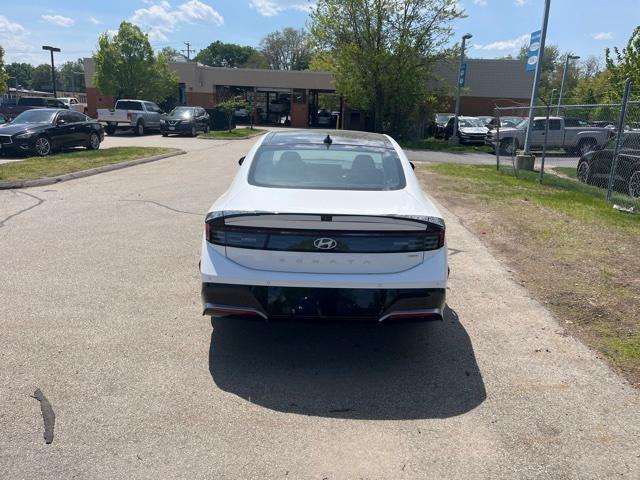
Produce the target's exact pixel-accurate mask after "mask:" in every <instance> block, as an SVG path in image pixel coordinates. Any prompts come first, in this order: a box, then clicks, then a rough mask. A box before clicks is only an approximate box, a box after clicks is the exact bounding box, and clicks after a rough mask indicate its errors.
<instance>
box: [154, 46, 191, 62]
mask: <svg viewBox="0 0 640 480" xmlns="http://www.w3.org/2000/svg"><path fill="white" fill-rule="evenodd" d="M160 53H161V54H162V55H164V56H165V57H166V58H167V60H168V61H170V62H186V61H187V57H185V56H184V55H183V54H182V53H180V52H179V51H178V50H177V49H175V48H173V47H164V48H163V49H162V50H160Z"/></svg>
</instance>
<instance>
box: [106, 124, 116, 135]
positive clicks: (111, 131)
mask: <svg viewBox="0 0 640 480" xmlns="http://www.w3.org/2000/svg"><path fill="white" fill-rule="evenodd" d="M104 131H105V132H106V133H107V135H114V134H115V133H116V126H115V125H111V124H107V126H106V127H104Z"/></svg>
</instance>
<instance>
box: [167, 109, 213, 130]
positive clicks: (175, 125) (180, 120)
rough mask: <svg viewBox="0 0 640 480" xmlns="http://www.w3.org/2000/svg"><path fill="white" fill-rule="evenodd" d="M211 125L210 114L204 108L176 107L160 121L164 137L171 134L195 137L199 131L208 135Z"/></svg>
mask: <svg viewBox="0 0 640 480" xmlns="http://www.w3.org/2000/svg"><path fill="white" fill-rule="evenodd" d="M209 125H210V124H209V114H208V113H207V112H206V111H205V109H204V108H202V107H176V108H174V109H173V110H172V111H171V112H170V113H169V114H168V115H167V116H165V117H163V118H161V119H160V131H161V132H162V136H163V137H166V136H167V135H169V134H170V133H172V134H173V133H175V134H178V135H190V136H192V137H195V136H196V135H197V134H198V132H199V131H202V132H204V133H207V132H208V131H209V129H210V126H209Z"/></svg>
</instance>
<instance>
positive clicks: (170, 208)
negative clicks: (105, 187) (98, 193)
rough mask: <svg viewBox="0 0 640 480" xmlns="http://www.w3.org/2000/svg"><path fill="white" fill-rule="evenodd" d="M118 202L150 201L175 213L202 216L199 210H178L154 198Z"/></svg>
mask: <svg viewBox="0 0 640 480" xmlns="http://www.w3.org/2000/svg"><path fill="white" fill-rule="evenodd" d="M119 201H120V202H138V203H150V204H151V205H156V206H157V207H161V208H166V209H167V210H171V211H172V212H176V213H184V214H185V215H197V216H199V217H203V216H204V213H199V212H190V211H188V210H179V209H177V208H173V207H170V206H169V205H165V204H163V203H160V202H156V201H154V200H119Z"/></svg>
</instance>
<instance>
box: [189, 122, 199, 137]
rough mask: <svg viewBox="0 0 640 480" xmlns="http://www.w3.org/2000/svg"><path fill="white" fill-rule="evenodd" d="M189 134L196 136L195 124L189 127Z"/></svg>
mask: <svg viewBox="0 0 640 480" xmlns="http://www.w3.org/2000/svg"><path fill="white" fill-rule="evenodd" d="M190 135H191V136H192V137H197V136H198V129H197V128H196V126H195V125H194V126H192V127H191V132H190Z"/></svg>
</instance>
